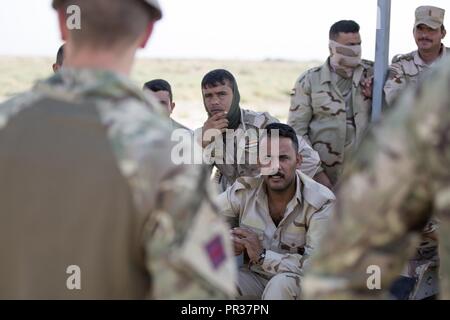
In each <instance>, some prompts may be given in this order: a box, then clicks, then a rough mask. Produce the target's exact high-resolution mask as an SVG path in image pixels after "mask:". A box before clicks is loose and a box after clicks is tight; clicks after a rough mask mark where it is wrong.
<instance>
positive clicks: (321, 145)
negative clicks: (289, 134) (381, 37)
mask: <svg viewBox="0 0 450 320" xmlns="http://www.w3.org/2000/svg"><path fill="white" fill-rule="evenodd" d="M329 39H330V41H329V48H330V57H329V58H328V60H327V61H326V62H325V64H323V65H322V66H320V67H317V68H313V69H311V70H308V71H307V72H306V73H304V74H303V75H301V76H300V78H299V79H298V80H297V81H296V83H295V87H294V89H293V93H292V98H291V108H290V111H289V118H288V124H289V125H290V126H292V127H293V128H294V129H295V131H296V132H297V134H298V135H300V136H303V137H304V138H305V139H306V140H307V141H308V142H309V143H310V145H311V146H312V147H313V149H315V150H316V151H317V152H318V153H319V156H320V160H321V161H322V170H323V171H324V173H325V175H324V177H325V179H324V180H323V181H319V182H321V183H322V184H324V185H326V186H328V187H329V188H332V187H333V186H335V185H336V183H337V182H338V180H339V177H340V175H341V173H342V168H343V164H344V162H345V161H346V159H347V158H348V157H349V155H350V154H351V153H352V152H353V151H354V150H355V149H356V147H357V146H358V145H359V143H360V141H361V139H362V137H363V135H364V132H365V130H366V128H367V125H368V123H369V120H370V114H371V105H372V100H371V96H372V90H371V77H372V74H373V68H372V67H373V63H372V62H369V61H366V60H361V36H360V34H359V25H358V24H357V23H356V22H354V21H347V20H344V21H339V22H336V23H335V24H334V25H333V26H331V29H330V34H329Z"/></svg>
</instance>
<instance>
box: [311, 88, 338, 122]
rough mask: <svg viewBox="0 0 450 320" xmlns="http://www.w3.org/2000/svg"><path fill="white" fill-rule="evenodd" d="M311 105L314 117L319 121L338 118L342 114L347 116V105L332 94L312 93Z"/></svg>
mask: <svg viewBox="0 0 450 320" xmlns="http://www.w3.org/2000/svg"><path fill="white" fill-rule="evenodd" d="M311 104H312V108H313V112H314V116H315V117H317V118H319V119H320V118H328V117H330V116H338V115H339V114H340V113H341V112H343V113H344V114H345V104H344V103H343V102H342V101H341V100H340V98H338V97H335V96H333V94H332V93H331V92H324V91H320V92H313V93H311Z"/></svg>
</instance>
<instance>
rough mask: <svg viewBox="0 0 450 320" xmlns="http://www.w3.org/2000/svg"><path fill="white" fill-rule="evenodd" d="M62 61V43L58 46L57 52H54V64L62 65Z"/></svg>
mask: <svg viewBox="0 0 450 320" xmlns="http://www.w3.org/2000/svg"><path fill="white" fill-rule="evenodd" d="M63 63H64V44H63V45H62V46H61V47H59V49H58V52H57V53H56V64H58V65H60V66H62V65H63Z"/></svg>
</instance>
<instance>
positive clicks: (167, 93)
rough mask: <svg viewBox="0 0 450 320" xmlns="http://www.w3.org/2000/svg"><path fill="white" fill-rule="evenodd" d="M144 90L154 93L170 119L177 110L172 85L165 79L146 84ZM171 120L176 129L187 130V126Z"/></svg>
mask: <svg viewBox="0 0 450 320" xmlns="http://www.w3.org/2000/svg"><path fill="white" fill-rule="evenodd" d="M143 90H144V91H149V92H151V93H153V95H154V96H155V97H156V99H157V100H158V101H159V103H161V105H162V106H163V107H164V110H165V111H166V112H167V115H168V116H169V117H170V115H171V114H172V112H173V109H175V102H173V93H172V87H171V86H170V83H169V82H167V81H166V80H163V79H154V80H150V81H148V82H146V83H145V84H144V88H143ZM170 120H171V122H172V127H173V128H174V129H179V128H182V129H187V128H186V127H185V126H183V125H182V124H180V123H178V122H177V121H175V120H173V119H172V118H170Z"/></svg>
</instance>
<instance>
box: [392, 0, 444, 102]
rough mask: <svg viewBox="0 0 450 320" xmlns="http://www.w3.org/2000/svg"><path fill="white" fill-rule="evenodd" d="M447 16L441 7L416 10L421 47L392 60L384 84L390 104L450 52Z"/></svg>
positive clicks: (418, 44) (416, 34)
mask: <svg viewBox="0 0 450 320" xmlns="http://www.w3.org/2000/svg"><path fill="white" fill-rule="evenodd" d="M444 15H445V10H444V9H441V8H438V7H432V6H422V7H418V8H417V9H416V13H415V16H416V19H415V22H414V31H413V33H414V39H415V41H416V44H417V50H416V51H413V52H411V53H408V54H400V55H397V56H395V57H394V58H393V59H392V64H391V66H390V67H389V75H388V79H387V81H386V84H385V86H384V93H385V95H386V102H387V104H388V105H393V103H394V101H395V100H396V99H397V98H398V97H399V95H400V93H401V92H402V91H403V90H404V89H405V88H406V87H407V86H408V85H415V84H416V83H417V81H418V80H419V78H420V76H421V75H423V73H424V72H425V71H427V70H429V69H430V67H431V66H433V65H434V63H435V62H437V61H438V60H440V59H441V58H442V57H443V56H445V55H446V54H447V53H448V52H449V51H448V50H449V49H448V48H446V47H444V45H443V44H442V39H444V37H445V35H446V30H445V27H444Z"/></svg>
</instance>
